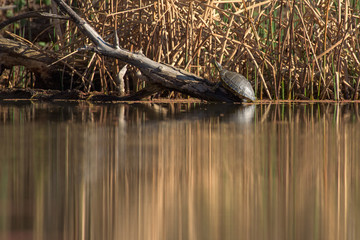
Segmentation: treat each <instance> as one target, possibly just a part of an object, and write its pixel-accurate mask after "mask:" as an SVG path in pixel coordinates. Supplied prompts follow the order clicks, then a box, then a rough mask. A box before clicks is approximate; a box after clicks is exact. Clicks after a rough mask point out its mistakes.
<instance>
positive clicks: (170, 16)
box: [48, 0, 360, 100]
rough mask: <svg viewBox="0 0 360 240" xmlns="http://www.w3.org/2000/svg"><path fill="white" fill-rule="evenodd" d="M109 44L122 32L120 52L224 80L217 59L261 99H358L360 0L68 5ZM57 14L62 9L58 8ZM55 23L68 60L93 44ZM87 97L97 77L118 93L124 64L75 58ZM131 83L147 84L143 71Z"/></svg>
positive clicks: (68, 26)
mask: <svg viewBox="0 0 360 240" xmlns="http://www.w3.org/2000/svg"><path fill="white" fill-rule="evenodd" d="M68 3H69V4H72V7H73V8H74V9H75V10H76V11H77V12H78V13H79V14H80V15H81V16H82V17H84V18H85V19H87V20H88V21H89V22H90V23H91V25H92V26H94V28H95V29H96V30H97V31H98V32H100V33H101V35H102V36H103V37H104V38H105V39H106V40H107V41H110V42H112V41H113V39H114V31H115V30H116V31H117V32H118V36H119V42H120V46H121V47H123V48H126V49H129V50H132V51H142V52H143V53H144V54H145V55H146V56H147V57H149V58H151V59H154V60H156V61H160V62H164V63H167V64H171V65H175V66H177V67H179V68H183V69H186V70H187V71H190V72H193V73H196V74H198V75H200V76H203V77H205V78H208V79H211V80H213V81H218V75H217V74H216V72H215V71H214V67H213V66H212V65H211V64H209V62H211V60H212V59H213V58H216V59H217V60H218V61H219V62H221V63H222V64H223V65H224V66H225V67H226V68H228V69H230V70H233V71H237V72H240V73H242V74H243V75H244V76H246V77H247V78H248V79H249V80H250V81H251V82H252V84H253V85H254V86H255V91H256V95H257V97H258V98H259V99H262V98H268V99H269V98H270V99H320V100H321V99H334V100H340V99H358V91H359V81H360V73H359V71H360V68H359V65H360V63H359V58H360V54H359V30H358V29H359V25H360V23H359V18H360V14H359V11H360V3H359V1H358V0H345V1H342V0H338V1H330V0H326V1H317V2H315V1H310V0H300V1H272V0H262V1H250V0H249V1H244V0H227V1H213V0H207V1H200V0H195V1H185V0H158V1H153V0H140V1H129V0H127V1H125V0H124V1H121V0H110V1H98V2H94V4H93V2H91V1H86V0H80V1H76V4H75V3H73V2H72V1H70V2H68ZM53 9H54V8H53ZM57 25H58V23H57V22H55V21H54V26H55V27H54V29H55V30H54V32H55V35H56V37H54V41H53V44H51V45H48V49H54V48H55V46H56V48H57V52H58V53H59V52H60V53H62V55H63V56H65V55H67V54H69V53H71V52H74V51H76V50H77V49H78V48H79V47H82V46H84V45H85V44H89V40H88V39H86V38H85V36H84V35H82V34H81V33H80V32H79V31H78V30H77V28H76V26H75V24H73V23H72V22H67V23H66V24H65V27H64V28H60V27H57ZM67 62H68V64H70V65H72V66H73V67H74V68H75V69H79V67H78V66H84V68H83V69H84V70H83V71H82V73H80V75H81V76H82V79H83V85H84V87H85V89H86V90H87V91H90V90H92V86H93V81H95V76H100V78H99V79H101V80H100V84H101V89H102V90H103V91H110V90H113V89H115V82H114V80H113V78H114V76H115V75H116V73H117V71H119V69H120V68H121V66H122V65H123V63H120V62H118V61H117V60H111V59H107V58H105V57H101V56H98V57H95V56H94V55H93V54H92V53H81V54H80V53H77V54H74V55H72V57H71V58H68V59H67ZM127 77H128V81H129V82H128V83H127V85H128V86H129V85H132V86H134V87H133V90H137V89H138V88H141V87H142V86H143V84H142V82H141V80H139V79H137V78H136V75H135V69H132V70H130V71H129V73H128V75H127Z"/></svg>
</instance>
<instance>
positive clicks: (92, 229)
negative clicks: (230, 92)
mask: <svg viewBox="0 0 360 240" xmlns="http://www.w3.org/2000/svg"><path fill="white" fill-rule="evenodd" d="M359 106H360V105H359V104H338V105H336V104H283V105H281V104H278V105H250V106H247V107H242V106H240V105H226V104H152V105H151V104H109V105H93V104H89V103H30V102H12V103H11V102H10V103H4V102H3V103H0V239H129V240H132V239H139V240H143V239H145V240H146V239H154V240H157V239H159V240H163V239H164V240H165V239H171V240H172V239H174V240H176V239H189V240H198V239H330V240H331V239H354V240H355V239H360V149H359V140H360V114H359Z"/></svg>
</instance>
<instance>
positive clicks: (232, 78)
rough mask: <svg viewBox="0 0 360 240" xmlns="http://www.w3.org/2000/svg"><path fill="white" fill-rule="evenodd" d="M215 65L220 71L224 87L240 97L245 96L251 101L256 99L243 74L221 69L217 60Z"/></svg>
mask: <svg viewBox="0 0 360 240" xmlns="http://www.w3.org/2000/svg"><path fill="white" fill-rule="evenodd" d="M215 65H216V67H217V68H218V69H219V71H220V78H221V80H222V83H223V85H224V87H226V88H227V89H228V90H230V91H231V92H232V93H233V94H235V95H237V96H238V97H240V98H242V99H244V98H245V99H246V100H248V101H251V102H253V101H255V100H256V97H255V93H254V90H253V88H252V86H251V84H250V82H249V81H248V80H247V79H246V78H245V77H244V76H243V75H241V74H239V73H236V72H232V71H228V70H226V69H223V68H222V67H221V65H220V64H219V63H217V62H215Z"/></svg>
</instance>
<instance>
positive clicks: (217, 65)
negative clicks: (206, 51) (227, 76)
mask: <svg viewBox="0 0 360 240" xmlns="http://www.w3.org/2000/svg"><path fill="white" fill-rule="evenodd" d="M214 65H215V67H216V69H217V70H218V71H219V72H221V71H222V69H223V68H222V66H221V65H220V63H218V62H217V61H216V60H215V59H214Z"/></svg>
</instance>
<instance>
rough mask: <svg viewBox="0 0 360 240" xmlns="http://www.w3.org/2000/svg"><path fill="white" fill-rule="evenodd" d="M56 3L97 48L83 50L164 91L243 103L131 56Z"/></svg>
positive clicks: (174, 70) (184, 75)
mask: <svg viewBox="0 0 360 240" xmlns="http://www.w3.org/2000/svg"><path fill="white" fill-rule="evenodd" d="M54 2H55V3H56V4H57V5H58V6H59V7H60V9H61V10H62V11H63V12H65V13H67V14H68V15H69V16H70V18H71V19H72V20H73V21H74V22H75V24H76V25H77V26H78V28H79V29H80V30H81V31H82V33H83V34H85V35H86V36H87V37H88V38H89V39H90V40H91V41H92V42H93V43H94V44H95V46H94V47H90V46H89V47H85V48H84V49H83V50H91V51H94V52H96V53H98V54H101V55H104V56H107V57H112V58H116V59H119V60H121V61H123V62H126V63H128V64H131V65H133V66H135V67H137V68H138V69H139V70H140V71H141V73H142V74H143V75H144V76H146V78H147V79H148V81H149V82H150V83H152V84H155V85H156V86H158V87H161V88H164V89H169V90H175V91H178V92H181V93H184V94H187V95H190V96H192V97H195V98H199V99H203V100H207V101H218V102H234V101H241V99H239V98H238V97H237V96H235V95H233V94H231V93H229V92H228V91H227V90H225V89H224V88H223V87H218V88H216V87H214V84H213V83H211V82H210V81H208V80H206V79H204V78H201V77H199V76H196V75H194V74H192V73H189V72H186V71H184V70H182V69H178V68H176V67H173V66H169V65H166V64H163V63H158V62H155V61H153V60H151V59H149V58H147V57H146V56H145V55H144V54H142V53H141V52H130V51H127V50H125V49H122V48H120V47H119V46H114V45H112V44H110V43H108V42H106V41H105V40H104V39H103V38H102V37H101V36H100V35H99V34H98V33H97V32H96V31H95V30H94V29H93V28H92V27H91V26H90V25H89V24H88V23H87V22H86V21H85V20H84V19H82V18H81V17H80V16H79V15H78V14H77V13H76V12H74V11H73V10H72V9H71V8H70V7H69V6H68V5H67V4H66V3H65V2H64V1H63V0H54Z"/></svg>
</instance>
